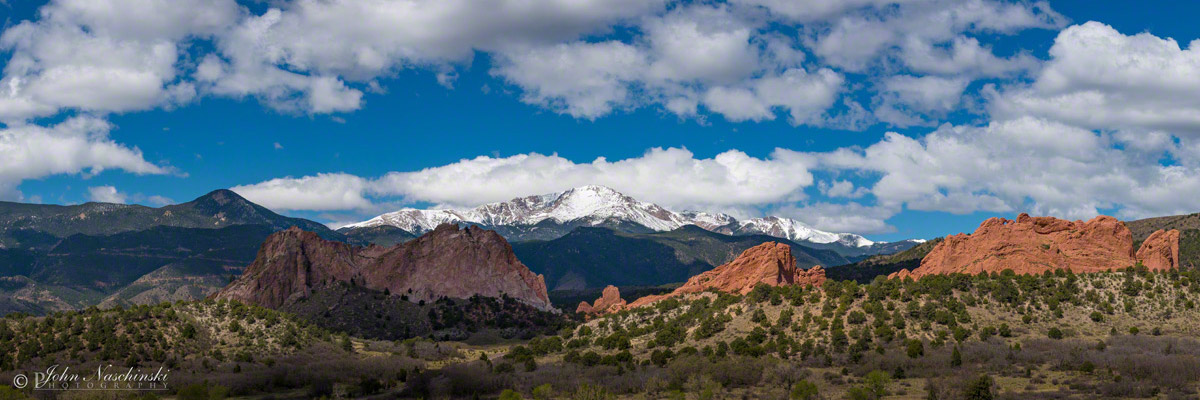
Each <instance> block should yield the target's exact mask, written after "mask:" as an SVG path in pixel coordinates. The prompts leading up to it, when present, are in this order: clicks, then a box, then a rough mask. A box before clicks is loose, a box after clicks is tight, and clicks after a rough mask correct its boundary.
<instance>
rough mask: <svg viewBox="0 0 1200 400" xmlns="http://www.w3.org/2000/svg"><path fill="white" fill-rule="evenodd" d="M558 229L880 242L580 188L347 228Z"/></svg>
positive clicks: (406, 213) (404, 213)
mask: <svg viewBox="0 0 1200 400" xmlns="http://www.w3.org/2000/svg"><path fill="white" fill-rule="evenodd" d="M547 220H550V221H553V222H557V223H566V222H584V223H585V224H587V225H601V224H604V223H605V222H629V223H635V224H638V225H641V226H644V227H646V228H649V229H651V230H655V231H669V230H673V229H678V228H680V227H682V226H685V225H696V226H699V227H701V228H704V229H707V230H710V231H718V232H723V233H732V234H755V233H760V234H765V235H770V236H775V237H780V238H786V239H788V240H792V241H807V242H812V243H835V242H836V243H839V244H842V245H845V246H848V247H869V246H872V245H874V244H875V243H876V242H873V241H871V240H868V239H867V238H864V237H862V236H859V235H856V234H853V233H832V232H825V231H822V230H818V229H814V228H812V227H810V226H808V225H806V224H804V223H803V222H800V221H797V220H794V219H789V218H780V217H765V218H751V219H747V220H744V221H739V220H738V219H736V218H734V217H732V216H730V215H728V214H722V213H705V212H696V211H684V212H674V211H671V210H668V209H666V208H663V207H661V206H659V205H657V204H653V203H647V202H642V201H638V200H636V199H634V198H632V197H629V196H626V195H624V194H622V193H620V192H618V191H616V190H613V189H611V188H608V187H604V186H595V185H589V186H582V187H577V188H574V189H570V190H567V191H565V192H560V193H550V194H545V195H538V196H528V197H521V198H516V199H513V200H510V201H506V202H500V203H490V204H485V205H482V206H479V207H476V208H473V209H470V210H418V209H413V208H405V209H401V210H399V211H395V212H390V213H387V214H383V215H380V216H377V217H375V218H371V219H369V220H366V221H363V222H359V223H355V224H349V225H346V226H344V227H343V228H346V229H353V228H366V227H374V226H380V225H391V226H394V227H397V228H400V229H403V230H406V231H409V232H412V233H415V234H421V233H424V232H428V231H430V230H433V228H436V227H437V226H438V225H440V224H444V223H453V224H460V223H468V224H480V225H485V226H498V225H509V226H516V225H524V226H531V225H536V224H538V223H540V222H543V221H547Z"/></svg>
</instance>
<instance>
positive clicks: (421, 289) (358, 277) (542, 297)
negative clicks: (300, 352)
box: [216, 225, 552, 310]
mask: <svg viewBox="0 0 1200 400" xmlns="http://www.w3.org/2000/svg"><path fill="white" fill-rule="evenodd" d="M333 282H350V283H353V284H355V285H359V286H362V287H365V288H368V289H373V290H380V291H382V290H387V291H389V292H390V293H391V294H392V295H394V296H401V295H405V296H408V298H409V299H410V300H412V301H418V300H434V299H437V298H439V297H442V296H445V297H453V298H469V297H471V296H474V295H481V296H487V297H500V296H501V295H508V296H509V297H512V298H515V299H517V300H520V301H522V302H524V303H527V304H529V305H532V306H534V307H537V308H539V309H542V310H550V309H552V307H551V306H550V300H549V296H548V295H547V293H546V284H545V282H544V281H543V279H542V276H541V275H535V274H533V273H532V272H530V271H529V269H528V268H526V267H525V265H524V264H522V263H521V262H520V261H518V260H517V257H516V256H515V255H513V252H512V247H511V246H509V244H508V242H507V241H505V240H504V238H502V237H500V235H498V234H496V233H495V232H492V231H488V230H483V229H480V228H477V227H469V228H465V229H459V228H458V227H456V226H454V225H442V226H439V227H438V228H437V229H434V230H433V231H431V232H429V233H426V234H425V235H422V236H421V237H419V238H417V239H414V240H412V241H409V242H407V243H404V244H400V245H396V246H393V247H380V246H370V247H366V248H363V247H355V246H351V245H347V244H344V243H338V242H331V241H327V240H323V239H321V238H320V237H318V236H317V235H316V234H314V233H312V232H306V231H302V230H300V229H297V228H292V229H288V230H286V231H283V232H279V233H276V234H273V235H271V236H270V237H268V238H267V240H266V242H264V243H263V245H262V247H261V248H260V249H259V252H258V257H257V258H256V259H255V260H254V263H253V264H251V265H250V266H249V267H247V268H246V271H245V273H243V274H242V276H241V277H240V278H238V279H237V280H236V281H234V282H233V283H230V284H229V286H227V287H225V288H224V289H222V290H221V291H220V292H218V293H217V294H216V298H218V299H236V300H240V301H243V302H246V303H251V304H256V305H260V306H264V307H271V308H279V307H281V306H283V305H285V304H289V303H292V302H295V301H296V300H299V299H302V298H305V297H307V296H309V295H310V294H311V293H312V291H314V290H320V289H321V288H322V287H324V286H325V285H328V284H330V283H333Z"/></svg>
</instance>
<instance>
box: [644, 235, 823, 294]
mask: <svg viewBox="0 0 1200 400" xmlns="http://www.w3.org/2000/svg"><path fill="white" fill-rule="evenodd" d="M824 282H825V270H824V269H823V268H821V266H819V265H818V266H815V267H813V268H810V269H808V270H802V269H798V268H796V259H795V258H793V257H792V249H791V247H789V246H788V245H785V244H781V243H774V242H767V243H763V244H760V245H758V246H754V247H751V248H749V249H747V250H746V251H744V252H742V254H741V255H739V256H738V257H737V258H735V259H734V260H733V261H730V262H728V263H726V264H723V265H721V266H719V267H716V268H714V269H712V270H710V271H707V272H704V273H701V274H699V275H696V276H693V277H692V278H691V279H688V281H687V283H684V284H683V286H680V287H679V288H677V289H675V290H674V291H672V292H671V293H668V294H665V295H656V296H646V297H642V298H640V299H637V300H635V301H634V302H632V303H630V304H629V306H628V307H629V308H634V307H640V306H643V305H647V304H651V303H654V302H656V301H659V300H663V299H666V298H670V297H677V296H682V295H685V294H689V293H699V292H703V291H706V290H709V289H715V290H719V291H722V292H728V293H735V294H746V293H750V291H751V290H753V289H754V287H755V286H757V285H758V284H760V283H763V284H767V285H771V286H782V285H796V284H801V285H812V286H820V285H821V284H822V283H824Z"/></svg>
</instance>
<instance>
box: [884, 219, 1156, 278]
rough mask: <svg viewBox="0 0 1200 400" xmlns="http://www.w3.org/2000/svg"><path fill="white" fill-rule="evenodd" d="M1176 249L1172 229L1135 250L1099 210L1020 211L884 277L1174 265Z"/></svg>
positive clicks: (1124, 233)
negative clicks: (1087, 213) (1077, 217)
mask: <svg viewBox="0 0 1200 400" xmlns="http://www.w3.org/2000/svg"><path fill="white" fill-rule="evenodd" d="M1172 232H1173V233H1172ZM1172 249H1174V250H1172ZM1178 249H1179V232H1178V231H1174V230H1172V231H1166V232H1164V231H1158V232H1155V233H1154V234H1153V235H1151V236H1150V238H1149V239H1147V240H1146V242H1145V243H1143V246H1142V249H1141V250H1138V251H1137V252H1135V251H1134V248H1133V236H1132V234H1131V233H1130V231H1129V228H1127V227H1126V226H1125V224H1124V223H1122V222H1121V221H1119V220H1117V219H1116V218H1113V217H1109V216H1103V215H1101V216H1098V217H1095V218H1092V219H1091V220H1090V221H1087V222H1083V221H1067V220H1063V219H1058V218H1054V217H1030V216H1029V215H1028V214H1024V213H1022V214H1021V215H1020V216H1018V217H1017V219H1016V220H1015V221H1014V220H1008V219H1004V218H990V219H988V220H986V221H984V222H983V223H982V224H980V225H979V228H978V229H976V230H975V232H974V233H972V234H970V235H965V234H958V235H951V236H947V237H946V239H945V240H943V241H942V242H941V243H939V244H938V245H937V246H936V247H934V248H933V250H932V251H930V252H929V254H928V255H926V256H925V258H924V259H922V260H921V266H920V267H918V268H916V269H914V270H912V271H908V270H901V271H899V272H896V273H893V274H891V275H890V276H889V278H899V279H903V278H906V277H910V278H914V279H915V278H919V277H922V276H925V275H931V274H950V273H965V274H972V275H973V274H979V273H985V272H1000V271H1003V270H1006V269H1011V270H1012V271H1013V272H1016V273H1018V274H1039V273H1043V272H1045V271H1052V270H1056V269H1067V270H1070V271H1072V272H1076V273H1084V272H1099V271H1112V270H1117V269H1122V268H1126V267H1130V266H1133V265H1134V264H1135V263H1136V262H1137V261H1143V262H1145V263H1147V267H1150V268H1152V269H1171V268H1176V267H1177V266H1178V265H1177V264H1178V258H1179V257H1178V256H1179V251H1178Z"/></svg>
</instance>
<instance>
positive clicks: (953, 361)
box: [950, 346, 962, 367]
mask: <svg viewBox="0 0 1200 400" xmlns="http://www.w3.org/2000/svg"><path fill="white" fill-rule="evenodd" d="M961 365H962V352H960V351H958V346H954V351H953V352H951V353H950V366H951V367H958V366H961Z"/></svg>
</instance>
